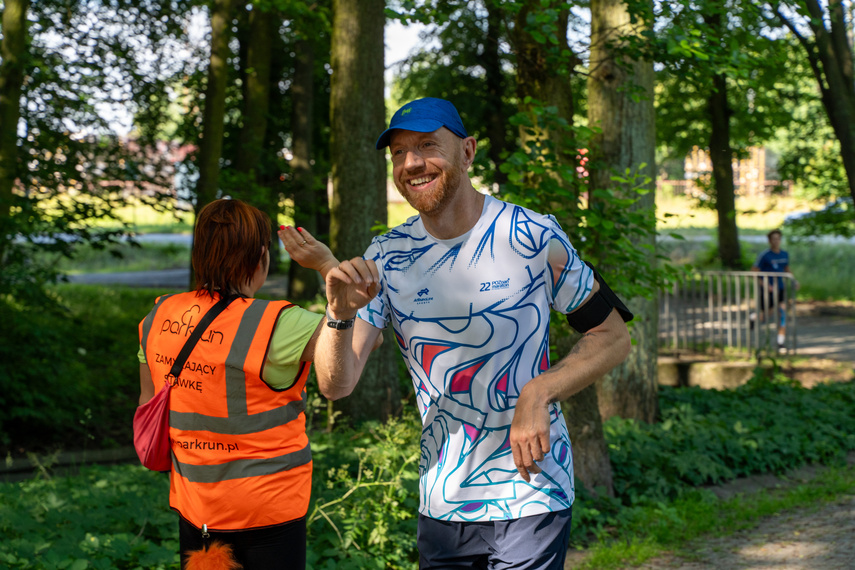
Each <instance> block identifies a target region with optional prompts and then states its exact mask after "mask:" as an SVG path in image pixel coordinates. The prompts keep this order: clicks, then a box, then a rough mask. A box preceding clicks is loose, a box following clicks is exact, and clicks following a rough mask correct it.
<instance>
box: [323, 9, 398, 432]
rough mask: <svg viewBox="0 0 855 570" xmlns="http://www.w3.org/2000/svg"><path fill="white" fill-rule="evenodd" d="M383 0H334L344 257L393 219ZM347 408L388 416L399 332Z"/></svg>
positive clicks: (334, 127) (337, 186)
mask: <svg viewBox="0 0 855 570" xmlns="http://www.w3.org/2000/svg"><path fill="white" fill-rule="evenodd" d="M384 9H385V2H384V1H383V0H359V1H357V0H334V1H333V29H332V53H331V64H332V69H333V75H332V83H331V85H330V124H331V134H330V157H331V161H332V182H333V201H332V212H331V214H332V215H331V222H330V244H331V246H332V250H333V252H334V253H335V254H336V256H337V257H338V258H339V259H341V260H344V259H350V258H352V257H356V256H361V255H362V254H363V253H364V252H365V248H367V247H368V245H369V243H370V242H371V238H372V237H373V234H372V232H371V227H372V226H373V225H374V224H375V223H376V222H381V223H386V159H385V157H384V154H383V152H382V151H378V150H376V149H375V148H374V142H375V141H376V139H377V137H378V136H379V135H380V133H381V132H383V129H384V126H385V121H386V112H385V104H384V95H383V91H384V80H383V71H384V65H383V54H384V45H383V28H384V26H385V23H386V19H385V12H384ZM384 338H385V342H384V343H383V346H382V347H381V348H380V349H379V350H377V351H375V353H374V354H373V355H372V357H371V359H370V360H369V361H368V363H367V365H366V368H365V371H364V372H363V374H362V379H361V380H360V381H359V384H358V385H357V387H356V389H355V390H354V392H353V394H352V395H351V396H350V397H349V398H346V399H344V400H342V402H341V404H340V409H342V411H343V412H344V413H345V415H347V416H349V417H350V418H352V419H354V420H363V419H385V418H386V417H388V416H389V415H390V414H391V413H392V412H393V411H394V410H395V409H397V405H398V401H399V399H400V398H399V394H400V389H399V383H398V374H397V368H398V358H400V357H399V356H398V355H397V354H396V353H397V343H396V342H395V340H394V337H393V336H392V335H391V331H389V330H387V331H386V333H384Z"/></svg>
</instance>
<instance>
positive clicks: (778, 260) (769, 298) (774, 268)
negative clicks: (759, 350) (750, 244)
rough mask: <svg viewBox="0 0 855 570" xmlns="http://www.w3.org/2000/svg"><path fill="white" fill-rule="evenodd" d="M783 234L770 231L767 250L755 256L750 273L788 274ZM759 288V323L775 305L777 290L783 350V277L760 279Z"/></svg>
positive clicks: (784, 318)
mask: <svg viewBox="0 0 855 570" xmlns="http://www.w3.org/2000/svg"><path fill="white" fill-rule="evenodd" d="M782 236H783V234H782V233H781V230H772V231H771V232H769V233H768V234H767V235H766V237H767V238H768V239H769V249H767V250H765V251H763V252H761V253H760V255H758V256H757V261H755V262H754V265H753V266H751V271H768V272H772V273H789V274H790V275H792V274H793V273H792V271H790V254H789V253H787V252H786V251H784V250H782V249H781V238H782ZM793 283H794V285H795V288H796V289H798V288H799V282H798V281H796V280H795V279H793ZM761 287H763V288H764V289H765V291H764V292H763V293H761V294H760V322H763V320H764V319H765V316H766V312H767V308H768V307H770V306H771V305H774V304H775V289H776V288H777V290H778V292H777V298H778V310H779V312H780V321H779V323H778V348H784V340H785V339H786V331H787V311H786V306H787V289H786V287H785V286H784V279H783V277H778V278H776V279H762V280H761ZM755 318H756V317H755V315H754V314H752V315H751V328H754V321H755Z"/></svg>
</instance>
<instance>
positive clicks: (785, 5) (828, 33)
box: [764, 0, 855, 200]
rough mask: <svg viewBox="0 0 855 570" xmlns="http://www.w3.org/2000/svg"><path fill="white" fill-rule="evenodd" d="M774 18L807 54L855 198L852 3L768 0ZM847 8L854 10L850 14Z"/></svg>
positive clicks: (830, 0)
mask: <svg viewBox="0 0 855 570" xmlns="http://www.w3.org/2000/svg"><path fill="white" fill-rule="evenodd" d="M764 4H766V5H767V6H768V7H769V9H770V10H771V12H772V13H773V14H774V17H775V19H776V20H777V21H778V22H780V23H781V24H782V25H783V26H785V27H786V28H787V29H789V30H790V32H792V34H793V35H794V36H795V37H796V38H797V39H798V41H799V43H800V44H801V45H802V47H803V48H804V50H805V53H806V54H807V58H808V62H809V63H810V67H811V70H812V71H813V74H814V77H815V78H816V81H817V85H818V86H819V90H820V94H821V98H822V104H823V106H824V107H825V112H826V113H827V114H828V119H829V121H830V122H831V126H832V128H833V129H834V134H835V135H836V137H837V140H839V141H840V155H841V157H842V159H843V168H844V169H845V170H846V178H847V180H848V182H849V194H850V195H851V196H852V198H853V200H855V63H853V62H855V53H853V49H855V48H853V45H852V38H851V35H850V34H851V33H852V31H851V26H852V18H853V17H855V14H853V13H852V12H851V10H852V3H851V2H845V1H844V0H829V1H828V2H819V1H818V0H801V1H798V2H767V3H764ZM847 11H848V12H849V13H848V14H847Z"/></svg>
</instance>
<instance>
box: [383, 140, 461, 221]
mask: <svg viewBox="0 0 855 570" xmlns="http://www.w3.org/2000/svg"><path fill="white" fill-rule="evenodd" d="M389 150H390V152H391V153H392V178H393V180H394V181H395V186H397V188H398V191H399V192H400V193H401V195H402V196H403V197H404V198H405V199H406V200H407V202H409V203H410V205H411V206H412V207H413V208H415V209H416V210H418V212H419V213H421V214H426V215H436V214H439V213H440V212H441V211H442V210H443V209H444V208H445V206H447V205H448V203H449V202H450V201H451V200H452V198H453V197H454V195H455V194H456V192H457V190H458V189H459V187H460V182H461V179H462V177H463V176H464V175H465V173H466V170H467V168H466V166H465V165H464V158H465V151H464V147H463V139H461V138H460V137H458V136H457V135H455V134H454V133H452V132H451V131H449V130H448V129H446V128H445V127H442V128H440V129H438V130H436V131H434V132H432V133H419V132H415V131H404V130H400V129H399V130H395V131H393V132H392V136H391V138H390V142H389Z"/></svg>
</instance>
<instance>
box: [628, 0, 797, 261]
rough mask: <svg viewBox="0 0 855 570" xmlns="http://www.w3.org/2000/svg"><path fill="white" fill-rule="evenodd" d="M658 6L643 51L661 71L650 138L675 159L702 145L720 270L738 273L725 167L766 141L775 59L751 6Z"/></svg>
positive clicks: (773, 120)
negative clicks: (665, 144) (653, 32)
mask: <svg viewBox="0 0 855 570" xmlns="http://www.w3.org/2000/svg"><path fill="white" fill-rule="evenodd" d="M660 5H661V6H662V12H661V14H660V26H658V28H659V32H658V33H657V41H656V42H652V43H651V46H650V49H653V50H654V52H655V53H654V54H653V55H652V56H651V57H653V58H655V60H656V61H659V62H661V63H662V64H663V65H664V74H663V78H662V81H660V89H659V94H658V96H657V99H658V103H657V105H658V111H657V121H658V124H657V127H658V128H657V132H658V133H659V136H660V137H661V138H662V139H663V140H666V141H669V145H670V146H671V147H672V149H673V151H674V152H675V154H676V155H677V156H679V157H680V159H682V158H683V157H685V155H686V153H687V152H688V151H689V150H691V148H692V146H694V145H698V143H699V141H707V143H708V145H709V154H710V161H711V163H712V176H711V178H712V183H711V184H709V186H708V188H706V190H707V199H706V201H708V203H709V204H711V205H712V206H713V207H715V209H716V212H717V215H718V241H719V258H720V259H721V263H722V265H723V266H724V267H728V268H733V269H741V268H742V256H741V251H740V245H739V239H738V228H737V224H736V202H735V186H734V180H733V166H732V163H733V160H734V159H735V158H737V157H738V156H739V155H740V154H741V153H743V152H744V151H745V149H746V148H747V147H748V146H749V145H758V144H762V143H763V142H764V141H766V140H768V139H769V138H771V137H772V135H773V134H774V131H775V128H776V127H777V125H780V123H779V122H778V121H780V120H781V119H782V115H781V114H780V113H779V112H778V111H779V105H776V104H775V103H774V100H775V96H776V94H775V89H774V82H775V81H776V80H777V79H779V78H780V65H779V60H778V59H777V57H778V54H777V51H776V50H775V49H774V45H773V43H772V42H770V41H769V40H768V39H767V38H765V37H764V36H763V34H762V32H763V22H762V18H761V17H760V14H759V12H758V10H757V9H756V7H754V6H752V5H751V4H750V3H734V2H726V1H725V0H680V1H678V2H669V3H661V4H660ZM644 49H647V48H644Z"/></svg>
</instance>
